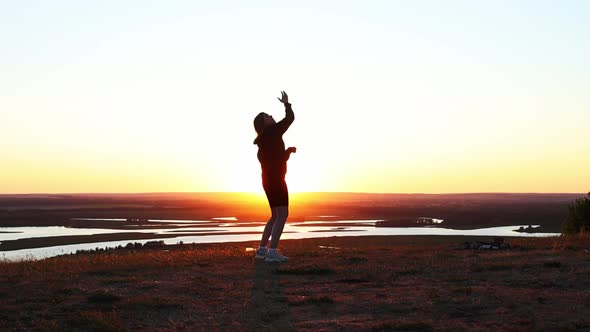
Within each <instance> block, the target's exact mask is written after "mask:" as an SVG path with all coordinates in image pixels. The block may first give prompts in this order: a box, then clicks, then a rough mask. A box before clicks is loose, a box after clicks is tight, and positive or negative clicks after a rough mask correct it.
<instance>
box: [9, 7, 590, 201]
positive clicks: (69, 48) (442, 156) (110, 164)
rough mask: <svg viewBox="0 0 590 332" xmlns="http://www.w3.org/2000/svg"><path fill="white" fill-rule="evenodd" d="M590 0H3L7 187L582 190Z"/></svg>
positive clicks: (588, 176)
mask: <svg viewBox="0 0 590 332" xmlns="http://www.w3.org/2000/svg"><path fill="white" fill-rule="evenodd" d="M589 40H590V1H540V0H533V1H500V0H499V1H471V0H469V1H467V0H466V1H438V0H433V1H342V0H340V1H270V0H269V1H222V0H216V1H173V0H167V1H146V0H141V1H139V0H138V1H106V0H100V1H99V0H95V1H74V0H72V1H59V0H54V1H0V41H1V43H0V115H1V118H0V192H2V193H37V192H148V191H149V192H158V191H167V192H170V191H262V188H261V185H260V166H259V164H258V161H257V159H256V146H255V145H253V144H252V140H253V139H254V136H255V133H254V129H253V127H252V120H253V118H254V116H255V115H256V114H257V113H258V112H267V113H270V114H273V115H274V117H275V118H277V119H278V118H281V117H282V116H283V115H284V111H283V108H282V106H281V104H280V103H279V102H278V101H277V99H276V97H278V96H279V95H280V91H281V90H285V91H287V93H288V94H289V97H290V99H291V102H292V104H293V109H294V110H295V114H296V120H295V122H294V123H293V125H292V127H291V129H290V130H289V132H288V133H287V134H286V135H285V137H284V138H285V142H286V144H287V146H296V147H297V149H298V150H297V154H295V155H293V156H292V157H291V159H290V161H289V173H288V176H287V181H288V183H289V186H290V188H291V189H292V190H293V191H354V192H425V193H446V192H587V191H588V190H590V172H589V170H590V134H589V133H590V89H589V88H590V60H588V59H590V42H589Z"/></svg>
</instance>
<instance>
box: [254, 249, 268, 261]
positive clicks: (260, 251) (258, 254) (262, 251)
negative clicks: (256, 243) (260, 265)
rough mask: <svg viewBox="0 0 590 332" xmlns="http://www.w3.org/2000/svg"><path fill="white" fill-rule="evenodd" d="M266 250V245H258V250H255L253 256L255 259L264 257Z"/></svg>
mask: <svg viewBox="0 0 590 332" xmlns="http://www.w3.org/2000/svg"><path fill="white" fill-rule="evenodd" d="M267 252H268V250H267V249H266V247H258V250H256V256H254V257H255V258H256V259H264V258H265V257H266V253H267Z"/></svg>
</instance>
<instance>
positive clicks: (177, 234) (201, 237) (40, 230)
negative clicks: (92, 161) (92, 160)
mask: <svg viewBox="0 0 590 332" xmlns="http://www.w3.org/2000/svg"><path fill="white" fill-rule="evenodd" d="M330 217H332V216H330ZM435 220H439V219H435ZM72 221H75V222H77V223H84V222H85V221H86V222H92V221H105V222H110V223H112V224H113V228H109V227H104V228H87V227H64V226H45V227H0V244H1V243H2V242H4V241H12V240H20V239H29V238H50V237H56V236H83V235H93V234H125V233H141V234H145V239H133V240H122V241H102V242H93V243H78V244H68V245H59V246H52V247H43V248H31V249H20V250H9V251H1V250H0V258H4V259H8V260H14V259H21V258H35V259H41V258H46V257H52V256H56V255H62V254H70V253H75V252H76V251H77V250H90V249H95V248H105V247H116V246H119V245H121V246H125V245H126V244H127V243H129V242H139V243H145V242H148V241H154V240H157V241H160V240H161V241H164V243H166V244H177V243H178V242H180V241H182V242H183V243H215V242H217V243H219V242H241V241H254V240H259V239H260V236H261V233H262V231H263V228H264V223H261V222H240V221H238V220H237V219H236V218H234V217H219V218H212V219H211V220H158V219H147V220H141V221H134V220H131V221H129V220H126V219H92V218H75V219H72ZM379 221H380V220H331V219H330V220H324V219H322V218H319V219H318V220H309V221H305V222H289V223H287V225H285V229H284V233H283V236H282V237H281V239H304V238H317V237H331V236H374V235H440V236H445V235H468V236H490V237H492V236H504V237H505V236H518V237H532V236H535V237H537V236H542V237H543V236H558V235H560V234H559V233H521V232H515V230H516V229H518V228H519V227H521V226H524V227H526V226H527V225H515V226H502V227H489V228H479V229H468V230H465V229H460V230H459V229H449V228H444V227H441V226H440V224H439V223H437V226H436V227H425V226H422V227H376V226H377V225H378V222H379ZM115 226H116V228H115ZM121 226H124V229H121ZM154 234H157V235H160V236H163V237H161V238H157V239H154V238H150V236H153V235H154Z"/></svg>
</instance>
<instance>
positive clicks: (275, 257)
mask: <svg viewBox="0 0 590 332" xmlns="http://www.w3.org/2000/svg"><path fill="white" fill-rule="evenodd" d="M288 260H289V257H287V256H283V255H281V254H280V253H279V251H278V250H276V249H270V250H268V251H267V253H266V258H264V261H265V262H286V261H288Z"/></svg>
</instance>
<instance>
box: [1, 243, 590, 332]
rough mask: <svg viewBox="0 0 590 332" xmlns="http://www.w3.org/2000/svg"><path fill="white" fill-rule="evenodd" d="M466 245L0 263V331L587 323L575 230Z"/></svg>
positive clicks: (186, 251) (194, 250) (586, 264)
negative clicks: (489, 245)
mask: <svg viewBox="0 0 590 332" xmlns="http://www.w3.org/2000/svg"><path fill="white" fill-rule="evenodd" d="M480 239H481V238H480ZM473 240H474V239H473V238H467V237H436V236H430V237H428V236H422V237H417V236H411V237H410V236H390V237H356V238H321V239H305V240H287V241H283V242H281V249H282V250H283V253H284V254H286V255H288V256H290V257H291V260H290V261H289V262H287V263H281V264H277V263H274V264H268V263H264V262H258V261H255V260H254V258H253V252H252V251H250V249H248V248H253V247H255V245H256V244H255V243H253V242H248V243H233V244H200V245H185V246H176V247H168V248H167V249H166V250H139V251H127V250H120V251H112V252H107V253H96V254H84V255H71V256H61V257H54V258H50V259H45V260H40V261H22V262H0V330H8V331H17V330H39V331H68V330H70V331H126V330H130V331H137V330H147V331H178V330H194V331H202V330H212V331H216V330H231V331H240V330H248V331H277V330H279V331H290V330H295V331H366V330H374V331H533V330H534V331H556V330H572V331H574V330H590V278H588V275H589V274H590V252H589V249H590V238H589V237H584V236H582V237H573V238H563V237H562V238H548V239H533V238H522V239H516V238H507V239H506V242H507V243H508V244H510V245H512V248H511V249H508V250H502V251H495V250H494V251H493V250H460V249H458V247H459V246H460V244H461V243H462V242H465V241H473ZM484 240H490V239H484Z"/></svg>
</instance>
